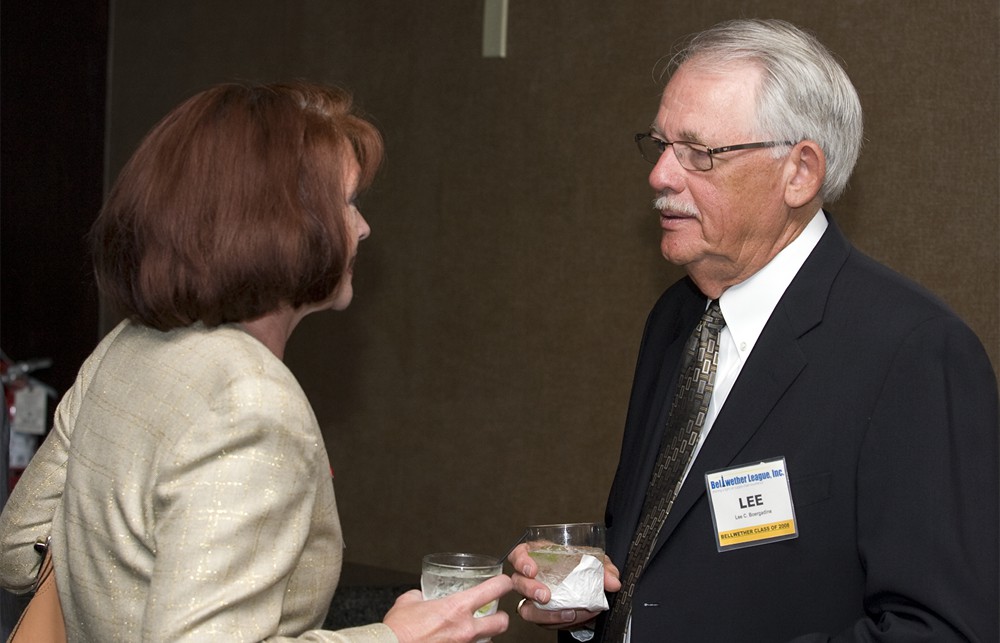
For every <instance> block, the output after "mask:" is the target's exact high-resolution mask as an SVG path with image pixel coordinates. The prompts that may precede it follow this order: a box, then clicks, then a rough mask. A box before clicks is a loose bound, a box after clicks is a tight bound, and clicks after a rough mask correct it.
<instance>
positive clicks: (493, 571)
mask: <svg viewBox="0 0 1000 643" xmlns="http://www.w3.org/2000/svg"><path fill="white" fill-rule="evenodd" d="M502 571H503V561H502V560H500V561H498V560H497V559H496V558H495V557H493V556H483V555H480V554H456V553H441V554H427V555H426V556H424V562H423V569H422V571H421V574H420V591H421V592H422V593H423V595H424V600H425V601H428V600H431V599H435V598H444V597H445V596H449V595H451V594H455V593H456V592H461V591H463V590H466V589H471V588H473V587H475V586H476V585H478V584H479V583H482V582H483V581H485V580H489V579H490V578H493V577H494V576H499V575H500V574H501V572H502ZM498 602H499V601H490V602H489V603H488V604H486V605H483V606H482V607H480V608H479V609H478V610H476V614H475V615H476V616H477V617H479V616H489V615H491V614H495V613H496V611H497V603H498Z"/></svg>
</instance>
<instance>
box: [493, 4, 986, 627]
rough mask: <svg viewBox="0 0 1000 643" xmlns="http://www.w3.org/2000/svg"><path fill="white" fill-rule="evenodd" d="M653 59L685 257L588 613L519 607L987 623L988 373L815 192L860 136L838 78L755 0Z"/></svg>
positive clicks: (564, 615)
mask: <svg viewBox="0 0 1000 643" xmlns="http://www.w3.org/2000/svg"><path fill="white" fill-rule="evenodd" d="M676 63H677V67H676V71H675V72H674V74H673V76H672V77H671V78H670V81H669V83H668V84H667V86H666V88H665V90H664V92H663V96H662V100H661V102H660V108H659V112H658V113H657V115H656V119H655V120H654V121H653V123H652V125H651V127H650V130H649V132H648V133H643V134H639V135H637V136H636V141H637V143H638V145H639V148H640V151H641V152H642V155H643V156H644V157H645V158H646V160H648V161H649V162H651V163H653V164H654V165H653V170H652V172H651V173H650V176H649V182H650V185H651V186H652V188H653V190H654V191H655V194H656V201H655V204H656V210H657V211H658V212H659V216H660V227H661V230H662V238H661V249H662V252H663V255H664V257H666V259H667V260H668V261H670V262H671V263H674V264H677V265H680V266H683V267H684V268H685V270H686V272H687V278H685V279H683V280H682V281H680V282H678V283H676V284H674V285H673V286H672V287H671V288H669V289H668V290H667V291H666V292H665V293H664V294H663V296H662V297H661V298H660V300H659V301H658V302H657V303H656V305H655V307H654V308H653V310H652V312H651V313H650V316H649V319H648V321H647V325H646V330H645V333H644V336H643V339H642V344H641V348H640V353H639V358H638V364H637V367H636V373H635V380H634V383H633V390H632V395H631V399H630V403H629V412H628V417H627V420H626V426H625V434H624V439H623V443H622V451H621V459H620V462H619V466H618V470H617V473H616V476H615V480H614V484H613V486H612V489H611V493H610V498H609V500H608V506H607V513H606V523H607V528H608V554H609V557H610V559H611V560H613V561H615V562H616V563H617V564H619V565H620V566H621V579H620V581H619V579H618V578H617V569H615V568H613V567H612V566H610V565H609V566H608V573H607V574H606V589H608V590H609V591H610V592H611V594H610V599H611V609H610V611H609V612H606V613H605V614H604V615H601V616H600V618H598V619H597V620H596V627H595V624H594V620H593V619H594V616H596V615H594V614H592V613H588V612H582V611H573V610H568V611H562V612H558V611H557V612H546V611H542V610H539V609H538V608H537V607H535V606H534V605H533V604H532V602H526V603H524V602H523V603H522V605H521V606H520V607H519V610H518V611H519V613H520V614H521V616H522V617H523V618H525V619H527V620H530V621H533V622H537V623H540V624H548V625H549V626H556V627H560V628H564V629H566V630H568V631H571V632H572V633H573V636H574V638H577V639H582V640H586V639H587V638H588V637H589V636H591V633H590V632H589V631H587V629H584V628H585V627H587V626H589V628H590V629H596V640H599V641H604V642H605V643H619V642H621V641H623V640H625V641H629V640H631V641H633V642H636V643H647V642H658V641H685V642H687V641H713V642H714V641H767V642H772V641H788V640H795V641H829V640H837V641H907V642H909V641H952V640H974V641H978V640H982V641H989V640H992V641H996V640H998V636H1000V634H998V619H997V612H998V608H997V605H998V600H997V588H998V535H997V531H998V513H997V509H998V489H997V487H998V471H997V454H998V451H997V435H998V427H1000V419H998V410H997V383H996V378H995V375H994V373H993V370H992V368H991V366H990V363H989V360H988V358H987V356H986V354H985V352H984V350H983V348H982V345H981V344H980V342H979V341H978V340H977V338H976V337H975V335H974V334H973V333H972V332H971V331H970V330H969V328H968V327H967V326H966V325H965V324H964V323H963V322H962V321H961V320H960V319H959V318H958V317H957V316H956V315H955V314H954V313H953V312H952V311H950V310H949V309H948V308H947V307H946V306H945V305H944V304H943V303H941V302H940V301H939V300H937V299H936V298H935V297H934V296H932V295H931V294H929V293H928V292H926V291H925V290H923V289H921V288H920V287H919V286H917V285H915V284H913V283H912V282H910V281H908V280H906V279H905V278H903V277H901V276H900V275H898V274H896V273H894V272H892V271H891V270H889V269H887V268H885V267H883V266H881V265H879V264H878V263H876V262H875V261H873V260H872V259H870V258H868V257H866V256H864V255H863V254H861V253H860V252H858V250H857V249H856V248H854V247H853V246H852V245H851V244H850V243H849V242H848V241H847V240H846V239H845V238H844V236H843V234H842V233H841V231H840V230H839V229H838V227H837V226H836V224H835V222H834V220H833V219H832V218H831V216H830V215H829V213H828V212H826V211H824V209H823V205H824V203H828V202H830V201H833V200H835V199H836V198H837V197H838V196H839V195H840V194H841V192H842V191H843V190H844V187H845V185H846V183H847V180H848V178H849V176H850V174H851V171H852V169H853V167H854V164H855V161H856V160H857V157H858V153H859V150H860V146H861V139H862V115H861V107H860V102H859V100H858V97H857V93H856V92H855V90H854V87H853V86H852V84H851V82H850V80H849V79H848V77H847V75H846V73H845V72H844V70H843V69H842V68H841V67H840V65H839V64H838V63H837V62H836V61H835V60H834V59H833V57H832V56H831V55H830V54H829V53H828V52H827V50H826V49H825V48H824V47H823V46H822V45H821V44H820V43H819V42H818V41H817V40H816V39H815V38H813V37H812V36H810V35H808V34H806V33H803V32H802V31H801V30H799V29H797V28H796V27H794V26H792V25H789V24H788V23H784V22H780V21H756V20H740V21H734V22H729V23H724V24H722V25H719V26H716V27H714V28H712V29H710V30H708V31H707V32H704V33H702V34H699V35H698V36H696V37H695V38H694V39H693V40H692V41H691V42H690V44H689V46H688V47H687V48H686V49H685V50H684V51H683V52H682V53H681V54H679V56H678V58H677V59H676ZM689 355H693V357H690V356H689ZM511 560H512V562H513V563H514V565H515V568H516V569H518V570H519V571H521V572H522V574H519V575H517V577H516V578H515V581H516V587H517V588H518V590H519V591H520V592H521V593H522V594H524V595H525V596H527V597H530V598H533V599H535V600H538V601H539V602H540V603H544V602H545V601H547V600H548V592H547V590H545V589H544V586H542V585H541V584H540V583H538V582H537V581H535V580H534V579H533V576H534V574H535V571H536V570H535V566H534V563H533V562H531V559H530V558H529V557H528V556H527V555H526V553H525V551H524V550H523V548H522V549H519V550H517V551H516V552H515V553H514V554H513V555H512V557H511ZM619 585H620V591H619Z"/></svg>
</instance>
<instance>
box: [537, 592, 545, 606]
mask: <svg viewBox="0 0 1000 643" xmlns="http://www.w3.org/2000/svg"><path fill="white" fill-rule="evenodd" d="M535 600H536V601H538V602H539V603H544V602H545V590H541V589H536V590H535Z"/></svg>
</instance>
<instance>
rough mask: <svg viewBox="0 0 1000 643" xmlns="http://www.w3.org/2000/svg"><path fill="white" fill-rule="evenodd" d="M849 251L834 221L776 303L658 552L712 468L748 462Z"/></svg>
mask: <svg viewBox="0 0 1000 643" xmlns="http://www.w3.org/2000/svg"><path fill="white" fill-rule="evenodd" d="M849 252H850V246H849V244H848V243H847V240H846V239H845V238H844V236H843V235H842V234H841V232H840V230H839V229H838V228H837V227H836V226H835V225H834V223H833V221H832V220H830V223H829V227H828V228H827V230H826V232H825V233H824V235H823V237H822V238H821V239H820V242H819V243H818V244H817V246H816V248H814V249H813V252H812V253H811V254H810V256H809V258H808V259H807V260H806V262H805V263H804V264H803V266H802V268H801V269H800V270H799V273H798V274H797V275H796V277H795V279H793V280H792V283H791V284H789V286H788V289H787V290H786V291H785V293H784V295H783V296H782V297H781V300H780V301H779V302H778V305H777V306H776V307H775V310H774V312H773V313H772V314H771V318H770V319H769V320H768V322H767V325H766V326H765V327H764V330H763V332H762V333H761V335H760V338H759V339H758V340H757V344H756V345H755V346H754V349H753V352H752V353H751V355H750V357H749V359H748V360H747V363H746V364H745V365H744V367H743V370H742V371H741V373H740V376H739V379H737V381H736V384H735V385H734V386H733V389H732V391H731V392H730V394H729V397H728V398H726V403H725V405H724V406H723V408H722V410H721V411H720V412H719V416H718V417H717V418H716V420H715V424H714V425H713V427H712V430H711V432H710V433H709V434H708V438H707V439H706V441H705V444H704V446H703V447H702V450H701V452H700V453H699V454H698V457H697V458H696V460H695V462H694V465H693V466H692V468H691V471H690V472H689V474H688V477H687V479H686V480H685V482H684V485H683V487H681V491H680V493H679V494H678V496H677V500H675V501H674V506H673V508H672V509H671V511H670V515H669V516H667V520H666V522H665V523H664V525H663V528H662V529H661V530H660V535H659V538H658V540H657V546H656V550H654V555H655V551H658V550H659V548H660V547H662V546H663V544H664V543H665V542H666V540H667V539H668V538H669V537H670V534H671V533H672V532H673V530H674V529H675V528H676V526H677V525H678V523H679V522H680V521H681V520H682V519H683V518H684V516H685V515H686V514H687V513H688V511H690V509H691V507H693V506H694V504H695V503H696V502H697V501H698V499H699V498H701V496H702V495H704V494H705V482H704V480H705V474H706V473H707V472H708V471H712V470H715V469H720V468H724V467H727V466H734V465H740V464H748V463H744V462H736V461H735V459H736V458H737V456H738V455H739V453H740V451H741V450H742V449H743V447H744V446H745V445H746V444H747V442H748V441H749V440H750V439H751V438H752V437H753V435H754V434H755V433H756V432H757V431H758V430H759V429H760V427H761V425H762V424H763V423H764V421H765V420H766V419H767V416H768V415H769V414H770V412H771V410H772V409H773V408H774V406H775V404H777V403H778V401H779V400H780V399H781V396H782V395H783V394H784V392H785V391H786V390H787V389H788V387H790V386H791V385H792V383H793V382H794V381H795V378H796V377H797V376H798V374H799V373H800V372H801V371H802V369H803V368H805V366H806V364H807V357H806V355H805V354H804V353H803V352H802V351H801V349H800V348H799V345H798V340H799V338H800V337H802V336H803V335H804V334H805V333H807V332H808V331H809V330H810V329H812V328H814V327H815V326H816V325H817V324H819V323H820V322H821V321H822V318H823V312H824V309H825V305H826V300H827V297H828V294H829V292H830V288H831V286H832V283H833V280H834V279H835V277H836V275H837V272H838V271H839V269H840V267H841V266H842V265H843V263H844V261H845V260H846V258H847V255H848V253H849ZM773 455H781V454H777V453H776V454H773Z"/></svg>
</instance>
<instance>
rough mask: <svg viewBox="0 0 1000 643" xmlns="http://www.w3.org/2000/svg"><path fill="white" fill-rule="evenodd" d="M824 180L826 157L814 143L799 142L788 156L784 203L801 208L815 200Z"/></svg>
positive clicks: (807, 141)
mask: <svg viewBox="0 0 1000 643" xmlns="http://www.w3.org/2000/svg"><path fill="white" fill-rule="evenodd" d="M824 178H826V156H825V155H824V154H823V150H822V149H821V148H820V146H819V145H818V144H816V143H815V142H814V141H810V140H805V141H800V142H799V143H797V144H796V145H795V147H793V148H792V152H791V154H789V155H788V179H787V181H786V182H785V203H786V204H787V205H788V206H789V207H791V208H801V207H802V206H804V205H806V204H807V203H809V202H810V201H812V200H813V199H815V198H816V195H817V194H819V191H820V188H822V187H823V179H824Z"/></svg>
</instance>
